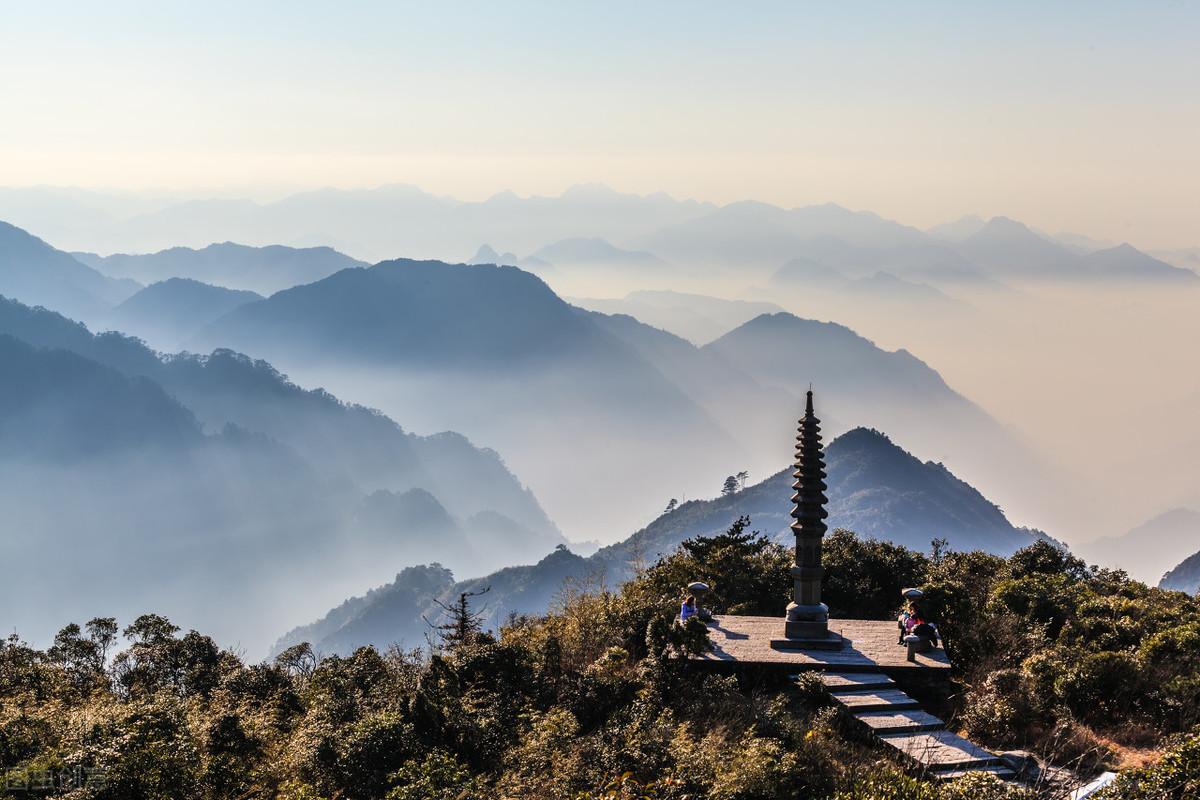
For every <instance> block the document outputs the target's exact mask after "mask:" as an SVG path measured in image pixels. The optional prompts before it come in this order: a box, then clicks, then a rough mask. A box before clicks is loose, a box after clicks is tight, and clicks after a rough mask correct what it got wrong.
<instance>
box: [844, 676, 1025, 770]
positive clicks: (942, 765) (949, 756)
mask: <svg viewBox="0 0 1200 800" xmlns="http://www.w3.org/2000/svg"><path fill="white" fill-rule="evenodd" d="M821 679H822V681H823V682H824V684H825V688H826V689H828V690H829V693H830V695H832V697H833V699H834V700H836V701H837V702H838V703H839V704H840V705H841V706H842V707H843V708H845V709H846V711H847V712H848V713H849V714H850V715H851V716H852V717H853V718H854V719H855V720H857V721H858V722H859V723H860V724H862V725H864V726H866V728H867V729H868V730H870V732H871V733H872V734H873V735H874V736H875V738H876V739H877V740H878V741H880V742H881V743H883V745H884V746H886V747H887V748H890V749H891V750H892V751H894V754H895V755H896V756H898V757H899V758H900V760H901V761H903V762H904V763H905V764H907V765H908V766H910V767H911V768H913V769H915V770H917V771H919V772H921V773H923V774H926V775H928V776H929V777H932V778H936V779H940V780H951V779H953V778H958V777H961V776H963V775H966V774H967V773H969V772H990V773H992V774H994V775H996V776H997V777H998V778H1002V779H1004V780H1009V779H1011V778H1014V777H1016V774H1015V773H1014V772H1013V771H1012V770H1011V769H1009V768H1008V767H1007V766H1005V764H1004V762H1003V761H1002V760H1001V759H1000V757H999V756H997V755H996V754H995V753H990V752H988V751H987V750H984V749H983V748H982V747H980V746H978V745H977V744H974V743H973V742H971V741H968V740H967V739H964V738H963V737H961V736H959V735H958V734H956V733H953V732H951V731H948V730H946V723H945V722H943V721H942V720H941V719H939V718H938V717H935V716H934V715H933V714H929V713H927V712H925V711H922V710H921V708H920V704H919V703H917V701H916V700H914V699H913V698H912V697H910V696H909V695H908V694H906V693H905V692H903V691H902V690H901V689H900V687H899V686H897V685H896V682H895V681H893V680H892V679H891V678H889V677H888V676H887V675H884V674H883V673H870V672H823V673H822V674H821Z"/></svg>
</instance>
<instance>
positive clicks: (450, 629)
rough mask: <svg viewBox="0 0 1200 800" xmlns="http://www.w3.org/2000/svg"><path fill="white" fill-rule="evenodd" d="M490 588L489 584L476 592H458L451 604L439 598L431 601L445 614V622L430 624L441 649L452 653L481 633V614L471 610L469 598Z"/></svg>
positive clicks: (484, 592)
mask: <svg viewBox="0 0 1200 800" xmlns="http://www.w3.org/2000/svg"><path fill="white" fill-rule="evenodd" d="M491 589H492V587H490V586H489V587H487V588H485V589H482V590H480V591H477V592H460V593H459V595H458V600H456V601H455V602H454V603H452V604H451V605H446V604H445V603H443V602H441V601H440V600H434V601H433V602H434V603H436V604H437V605H438V606H439V607H440V608H441V609H442V610H443V611H445V612H446V615H447V619H446V621H445V622H443V623H441V624H438V625H432V626H431V627H433V629H434V630H435V631H437V634H438V638H439V639H440V640H441V646H442V649H443V650H445V651H446V652H449V653H452V652H454V651H455V650H457V649H458V648H460V647H462V646H463V645H467V644H471V643H473V642H474V641H475V640H477V639H478V638H479V636H480V635H481V634H482V633H483V623H482V619H483V614H482V612H478V611H472V610H471V598H472V597H480V596H481V595H485V594H487V593H488V592H490V591H491ZM426 622H428V620H426Z"/></svg>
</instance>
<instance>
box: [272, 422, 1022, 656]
mask: <svg viewBox="0 0 1200 800" xmlns="http://www.w3.org/2000/svg"><path fill="white" fill-rule="evenodd" d="M826 455H827V462H828V473H829V479H828V483H829V491H828V492H827V494H828V496H829V498H830V503H829V511H830V518H829V524H830V528H831V529H833V528H836V527H846V528H850V529H852V530H855V531H856V532H858V533H859V534H861V535H864V536H870V537H876V538H880V539H886V540H889V541H895V542H898V543H900V544H904V545H906V546H909V547H913V548H915V549H918V550H922V551H924V550H928V549H929V546H930V541H931V540H932V539H933V538H935V537H944V538H946V539H948V540H949V542H950V546H951V547H952V548H954V549H958V550H967V549H975V548H979V549H983V550H987V551H990V552H996V553H1003V554H1007V553H1011V552H1012V551H1014V550H1016V549H1018V548H1019V547H1023V546H1025V545H1028V544H1031V543H1033V542H1034V541H1036V540H1038V539H1040V538H1044V534H1041V533H1039V532H1036V531H1027V530H1023V529H1018V528H1015V527H1014V526H1013V525H1012V524H1011V523H1010V522H1009V521H1008V520H1007V519H1006V518H1005V516H1004V514H1003V513H1002V512H1001V511H1000V510H999V509H998V508H997V507H996V506H995V505H994V504H993V503H991V502H990V501H988V500H987V499H986V498H985V497H984V496H983V495H982V494H980V493H979V492H978V491H977V490H976V489H974V488H973V487H971V486H969V485H967V484H966V483H964V482H962V481H961V480H959V479H957V478H956V477H955V476H954V475H952V474H951V473H950V472H949V471H948V470H946V469H945V467H943V466H941V465H939V464H932V463H922V462H920V461H919V460H917V459H916V458H915V457H913V456H912V455H911V454H909V453H907V452H905V451H903V450H901V449H900V448H898V447H896V446H895V445H894V444H893V443H892V442H891V441H890V440H889V439H888V438H887V437H886V436H885V435H883V434H881V433H879V432H878V431H871V430H866V429H856V430H853V431H850V432H849V433H846V434H844V435H843V436H841V437H838V438H837V439H835V440H834V441H833V442H831V443H830V445H829V447H828V449H827V454H826ZM791 473H792V468H788V469H785V470H783V471H781V472H778V473H776V474H775V475H772V476H771V477H769V478H767V479H766V480H764V481H762V482H761V483H758V484H756V485H754V486H751V487H749V488H747V489H745V490H743V491H740V492H737V493H735V494H733V495H728V496H722V497H719V498H717V499H714V500H694V501H689V502H685V503H682V504H680V505H679V506H678V507H677V508H675V509H674V510H673V511H670V512H669V513H666V514H663V515H661V516H660V517H658V518H657V519H655V520H654V521H653V522H652V523H651V524H650V525H648V526H646V527H645V528H643V529H641V530H639V531H638V532H637V533H635V534H633V535H632V536H630V537H629V538H628V539H625V540H624V541H622V542H619V543H617V544H614V545H610V546H608V547H604V548H601V549H600V550H599V551H597V552H596V553H595V554H594V555H592V556H590V557H587V558H583V557H580V556H578V555H575V554H574V553H571V552H569V551H568V550H566V549H562V548H560V549H558V550H555V551H554V552H552V553H550V554H549V555H548V556H546V557H545V558H544V559H542V560H541V561H539V562H538V563H536V564H532V565H528V566H517V567H509V568H506V569H504V570H501V571H499V572H496V573H494V574H492V575H488V576H486V577H483V578H479V579H474V580H469V581H462V582H459V583H456V584H455V583H453V582H452V580H451V579H450V576H448V575H446V574H445V573H443V572H436V573H431V572H430V571H429V570H428V569H426V570H405V571H403V572H401V573H400V574H398V575H397V576H396V579H395V580H394V581H393V582H391V583H390V584H387V585H385V586H382V587H380V588H377V589H374V590H372V591H371V592H369V593H368V594H367V595H366V596H363V597H359V598H354V599H351V600H348V601H346V603H345V604H343V605H342V606H340V607H338V608H336V609H334V610H333V611H331V612H330V613H329V614H328V615H327V616H326V617H324V618H322V619H321V620H318V621H317V622H314V623H312V624H311V625H307V626H303V627H301V628H297V629H295V630H293V631H290V632H289V633H287V634H285V635H284V636H283V637H282V638H281V639H280V640H279V641H278V642H276V644H275V646H274V648H273V650H274V651H276V652H278V651H279V650H282V649H283V648H285V647H288V646H290V645H293V644H297V643H299V642H301V641H308V642H310V643H311V644H312V645H313V646H314V647H315V648H316V649H317V650H318V651H323V652H342V653H344V652H349V651H351V650H353V649H354V648H355V647H358V646H361V645H365V644H374V645H376V646H377V647H387V646H389V645H391V644H394V643H396V642H397V641H402V642H404V643H407V644H410V645H411V644H415V643H420V642H421V641H423V640H422V638H421V637H422V636H423V631H424V630H425V629H426V628H425V622H424V619H423V617H428V618H436V617H437V616H438V615H439V611H438V607H437V605H436V604H435V603H434V602H433V600H434V599H442V600H446V599H448V598H451V597H453V596H456V595H457V593H459V592H464V591H479V590H481V589H484V588H490V591H489V592H488V593H487V594H486V595H484V596H483V599H482V600H481V607H482V609H483V610H484V612H485V615H486V619H487V620H489V621H490V622H491V623H492V624H495V623H496V622H498V621H500V620H503V619H504V618H505V617H506V616H507V615H508V614H509V613H514V612H515V613H530V614H539V613H542V612H544V611H545V609H546V608H547V606H548V605H549V603H551V602H552V601H553V599H554V597H555V596H556V595H557V594H558V593H559V592H560V591H562V589H563V587H564V582H570V581H577V582H583V583H587V582H589V581H590V582H594V581H597V580H600V581H603V582H605V583H606V584H607V585H609V586H613V585H615V584H616V583H619V582H621V581H623V580H625V579H626V578H628V577H629V576H630V575H631V574H632V570H633V564H634V563H635V562H637V561H639V560H641V561H643V562H653V560H654V559H656V558H657V557H659V556H660V555H665V554H667V553H669V552H671V551H672V550H674V549H675V548H676V547H677V546H678V545H679V543H680V542H682V541H683V540H684V539H686V538H689V537H692V536H697V535H709V534H712V533H716V532H718V531H721V530H724V529H725V528H727V527H728V526H729V525H730V524H731V523H732V522H733V521H734V520H735V519H737V518H738V517H740V516H742V515H748V516H749V517H750V519H751V527H752V528H754V529H756V530H759V531H761V532H762V533H764V534H766V535H768V536H770V537H771V538H773V539H775V540H777V541H780V542H781V543H784V544H787V545H790V544H791V543H792V537H791V533H790V530H789V528H788V526H789V524H790V522H791V518H790V511H791V501H790V498H791V495H792V490H791V488H790V487H791V483H792V481H793V480H794V479H793V478H792V477H791ZM431 574H432V575H433V578H434V579H433V580H430V577H431Z"/></svg>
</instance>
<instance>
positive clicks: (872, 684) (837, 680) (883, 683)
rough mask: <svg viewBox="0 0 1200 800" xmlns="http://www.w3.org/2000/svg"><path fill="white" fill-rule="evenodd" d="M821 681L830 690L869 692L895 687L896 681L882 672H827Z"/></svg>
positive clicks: (839, 692) (838, 691)
mask: <svg viewBox="0 0 1200 800" xmlns="http://www.w3.org/2000/svg"><path fill="white" fill-rule="evenodd" d="M821 681H822V682H823V683H824V684H825V688H826V689H828V690H829V691H830V692H836V693H838V694H842V693H844V692H869V691H876V690H878V689H895V688H897V687H896V682H895V681H894V680H892V679H891V678H889V677H888V676H887V675H884V674H883V673H882V672H826V673H823V674H822V675H821Z"/></svg>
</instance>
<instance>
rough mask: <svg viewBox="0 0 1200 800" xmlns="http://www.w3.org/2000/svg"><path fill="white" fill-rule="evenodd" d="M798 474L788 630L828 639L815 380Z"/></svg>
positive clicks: (800, 440) (795, 635) (799, 445)
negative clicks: (814, 408) (822, 587)
mask: <svg viewBox="0 0 1200 800" xmlns="http://www.w3.org/2000/svg"><path fill="white" fill-rule="evenodd" d="M792 476H793V477H794V478H795V479H796V481H795V483H793V484H792V488H793V489H794V490H795V494H794V495H792V503H793V507H792V520H793V522H792V533H793V534H795V536H796V551H795V559H794V561H793V564H792V569H791V574H792V579H793V582H794V587H793V594H792V602H791V603H789V604H788V607H787V621H786V623H785V635H786V636H787V637H788V638H789V639H824V638H827V637H828V636H829V607H828V606H826V605H825V604H824V603H822V602H821V579H822V578H823V577H824V575H825V570H824V568H823V567H822V566H821V540H822V538H824V536H825V531H826V530H828V528H827V526H826V525H825V519H826V517H828V516H829V512H828V511H826V510H825V504H826V503H828V502H829V499H828V498H827V497H826V496H825V491H826V489H828V488H829V487H828V486H826V484H825V454H824V448H823V447H822V446H821V420H819V419H817V415H816V413H815V412H814V411H813V392H812V385H811V384H810V385H809V389H808V396H807V398H806V402H805V407H804V417H803V418H802V419H801V420H800V427H799V430H798V432H797V435H796V471H795V472H793V473H792Z"/></svg>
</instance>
